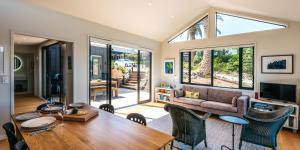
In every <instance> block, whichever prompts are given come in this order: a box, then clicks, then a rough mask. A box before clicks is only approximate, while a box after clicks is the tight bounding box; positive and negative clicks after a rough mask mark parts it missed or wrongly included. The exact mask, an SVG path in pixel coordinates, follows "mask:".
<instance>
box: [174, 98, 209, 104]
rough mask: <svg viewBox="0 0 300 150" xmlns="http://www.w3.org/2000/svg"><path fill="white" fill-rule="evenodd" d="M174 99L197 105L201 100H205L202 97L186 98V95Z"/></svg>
mask: <svg viewBox="0 0 300 150" xmlns="http://www.w3.org/2000/svg"><path fill="white" fill-rule="evenodd" d="M174 101H175V102H179V103H184V104H190V105H197V106H200V104H201V103H202V102H205V100H202V99H193V98H186V97H179V98H175V99H174Z"/></svg>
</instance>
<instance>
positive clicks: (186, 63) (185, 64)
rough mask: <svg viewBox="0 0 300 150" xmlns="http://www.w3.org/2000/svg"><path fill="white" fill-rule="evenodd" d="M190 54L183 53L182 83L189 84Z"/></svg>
mask: <svg viewBox="0 0 300 150" xmlns="http://www.w3.org/2000/svg"><path fill="white" fill-rule="evenodd" d="M189 56H190V53H189V52H182V53H181V57H182V82H185V83H188V82H189V76H190V75H189V68H190V65H189Z"/></svg>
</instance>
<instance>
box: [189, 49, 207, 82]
mask: <svg viewBox="0 0 300 150" xmlns="http://www.w3.org/2000/svg"><path fill="white" fill-rule="evenodd" d="M191 83H196V84H208V85H210V84H211V50H196V51H192V52H191Z"/></svg>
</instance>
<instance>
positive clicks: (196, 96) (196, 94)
mask: <svg viewBox="0 0 300 150" xmlns="http://www.w3.org/2000/svg"><path fill="white" fill-rule="evenodd" d="M184 97H186V98H193V99H199V92H191V91H185V96H184Z"/></svg>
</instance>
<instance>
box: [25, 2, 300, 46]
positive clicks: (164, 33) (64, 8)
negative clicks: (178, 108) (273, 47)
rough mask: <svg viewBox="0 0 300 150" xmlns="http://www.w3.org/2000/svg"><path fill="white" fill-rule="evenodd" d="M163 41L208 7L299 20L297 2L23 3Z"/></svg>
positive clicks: (298, 3)
mask: <svg viewBox="0 0 300 150" xmlns="http://www.w3.org/2000/svg"><path fill="white" fill-rule="evenodd" d="M25 1H26V2H29V3H31V4H35V5H38V6H42V7H46V8H49V9H51V10H55V11H58V12H61V13H65V14H68V15H72V16H76V17H79V18H82V19H85V20H89V21H92V22H96V23H99V24H103V25H106V26H109V27H112V28H116V29H120V30H123V31H127V32H129V33H133V34H137V35H140V36H143V37H147V38H150V39H154V40H157V41H163V40H165V39H166V38H168V37H170V36H171V35H172V34H174V33H175V32H176V31H179V30H181V28H182V27H184V25H186V24H187V23H189V22H190V21H191V20H193V19H195V17H197V16H198V15H200V14H201V13H203V12H204V11H205V10H206V9H207V8H209V7H219V8H223V9H231V10H236V11H243V12H248V13H254V14H259V15H264V16H270V17H277V18H283V19H289V20H295V21H300V15H298V14H300V0H89V1H87V0H25Z"/></svg>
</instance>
